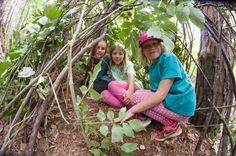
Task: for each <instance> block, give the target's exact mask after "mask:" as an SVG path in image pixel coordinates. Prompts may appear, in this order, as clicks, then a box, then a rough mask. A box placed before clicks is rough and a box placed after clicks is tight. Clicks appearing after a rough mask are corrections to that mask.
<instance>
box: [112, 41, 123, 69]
mask: <svg viewBox="0 0 236 156" xmlns="http://www.w3.org/2000/svg"><path fill="white" fill-rule="evenodd" d="M114 50H120V51H122V52H123V53H124V59H123V61H122V62H121V64H120V65H119V67H120V70H121V71H122V72H124V70H125V66H126V64H127V52H126V50H125V47H124V46H123V45H122V44H120V43H114V44H113V45H112V47H111V51H110V58H111V59H110V66H112V65H115V62H114V61H113V60H112V53H113V51H114Z"/></svg>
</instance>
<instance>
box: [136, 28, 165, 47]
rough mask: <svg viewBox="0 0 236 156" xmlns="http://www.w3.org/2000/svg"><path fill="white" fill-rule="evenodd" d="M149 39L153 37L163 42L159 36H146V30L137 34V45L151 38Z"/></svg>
mask: <svg viewBox="0 0 236 156" xmlns="http://www.w3.org/2000/svg"><path fill="white" fill-rule="evenodd" d="M151 39H154V40H158V41H160V42H163V39H161V38H158V37H155V36H153V35H152V36H148V35H147V32H143V33H142V34H141V35H140V36H139V47H140V46H141V45H142V44H143V43H144V42H146V41H148V40H151Z"/></svg>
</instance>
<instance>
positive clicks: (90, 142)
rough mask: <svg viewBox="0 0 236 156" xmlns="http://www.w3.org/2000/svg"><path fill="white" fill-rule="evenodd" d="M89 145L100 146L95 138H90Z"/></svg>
mask: <svg viewBox="0 0 236 156" xmlns="http://www.w3.org/2000/svg"><path fill="white" fill-rule="evenodd" d="M89 146H90V147H95V148H97V147H99V146H100V144H99V143H98V142H97V141H95V140H91V141H89Z"/></svg>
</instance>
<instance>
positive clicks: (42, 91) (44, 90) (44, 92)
mask: <svg viewBox="0 0 236 156" xmlns="http://www.w3.org/2000/svg"><path fill="white" fill-rule="evenodd" d="M36 91H37V93H38V95H39V97H40V98H41V99H42V100H45V99H46V97H47V95H48V93H49V89H48V87H45V88H43V87H42V86H41V85H38V87H37V89H36Z"/></svg>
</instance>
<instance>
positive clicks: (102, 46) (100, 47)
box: [94, 41, 107, 59]
mask: <svg viewBox="0 0 236 156" xmlns="http://www.w3.org/2000/svg"><path fill="white" fill-rule="evenodd" d="M106 48H107V44H106V42H105V41H100V42H99V43H98V44H97V46H96V49H95V55H94V57H96V58H99V59H100V58H102V57H103V56H104V55H105V53H106Z"/></svg>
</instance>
